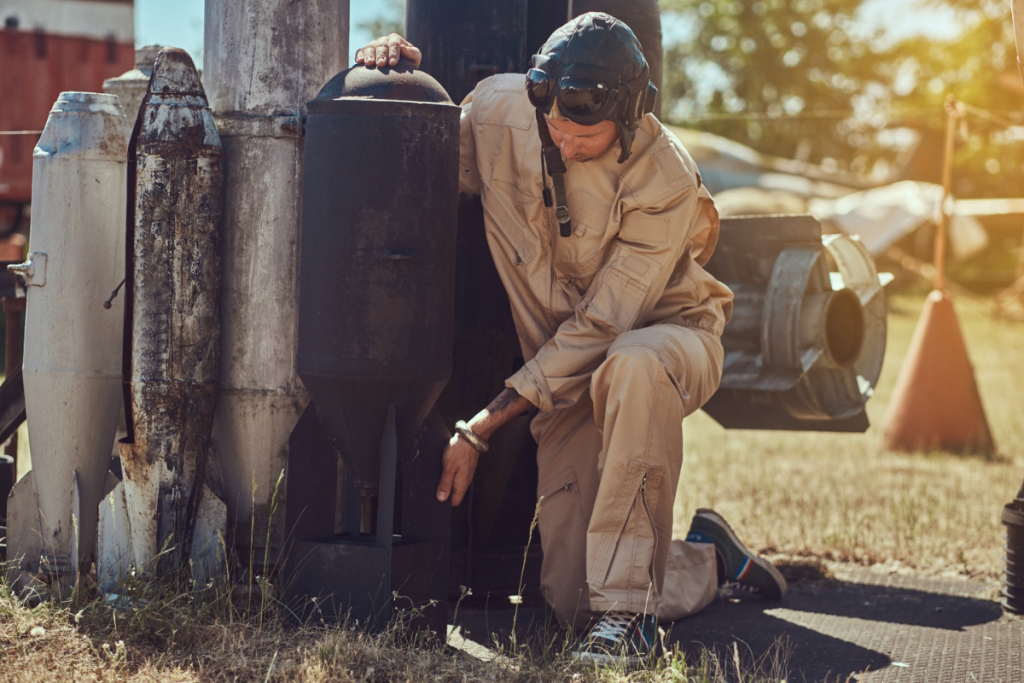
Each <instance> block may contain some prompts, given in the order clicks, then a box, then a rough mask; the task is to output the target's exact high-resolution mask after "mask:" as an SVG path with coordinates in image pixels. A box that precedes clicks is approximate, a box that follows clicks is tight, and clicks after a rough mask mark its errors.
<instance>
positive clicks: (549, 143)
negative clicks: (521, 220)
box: [537, 109, 572, 237]
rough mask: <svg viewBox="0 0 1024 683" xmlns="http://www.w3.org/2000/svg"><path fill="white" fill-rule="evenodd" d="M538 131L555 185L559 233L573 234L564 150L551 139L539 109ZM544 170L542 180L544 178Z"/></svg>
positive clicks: (546, 197)
mask: <svg viewBox="0 0 1024 683" xmlns="http://www.w3.org/2000/svg"><path fill="white" fill-rule="evenodd" d="M537 133H539V134H540V144H541V155H542V157H541V158H542V160H543V161H544V163H545V165H546V166H547V172H548V175H550V176H551V184H552V185H554V186H555V218H556V219H558V234H559V235H561V236H562V237H569V236H570V235H572V221H571V220H570V218H569V204H568V202H567V201H566V199H565V162H564V161H562V151H561V150H560V149H558V146H557V145H555V141H554V140H552V139H551V131H549V130H548V124H547V121H546V120H545V119H544V112H543V111H541V110H540V109H538V110H537ZM543 178H544V175H543V170H542V171H541V180H543ZM544 198H545V203H547V204H548V206H550V204H549V203H548V200H549V198H548V194H547V186H546V184H545V187H544Z"/></svg>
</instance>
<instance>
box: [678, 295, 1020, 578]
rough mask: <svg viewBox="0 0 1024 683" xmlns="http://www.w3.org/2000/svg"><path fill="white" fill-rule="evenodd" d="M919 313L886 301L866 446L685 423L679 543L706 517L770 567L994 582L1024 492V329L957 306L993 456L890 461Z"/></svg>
mask: <svg viewBox="0 0 1024 683" xmlns="http://www.w3.org/2000/svg"><path fill="white" fill-rule="evenodd" d="M923 303H924V300H923V297H918V296H897V297H894V298H893V300H891V301H890V315H889V336H888V344H887V349H886V358H885V364H884V366H883V370H882V376H881V378H880V380H879V383H878V387H877V389H876V391H875V395H874V396H873V397H872V399H871V400H870V401H869V402H868V406H867V408H868V415H869V418H870V421H871V428H870V429H869V430H868V431H867V432H866V433H864V434H826V433H785V432H759V431H739V430H737V431H727V430H724V429H722V428H721V427H720V426H718V424H717V423H715V422H714V421H713V420H712V419H711V418H709V417H708V416H707V415H705V414H704V413H698V414H696V415H694V416H692V417H690V418H688V419H687V420H686V422H685V423H684V432H685V438H686V446H685V457H684V464H683V474H682V479H681V481H682V483H681V498H682V503H681V505H680V506H679V509H678V511H677V516H676V533H677V534H680V533H685V531H686V527H687V525H688V524H689V519H690V517H691V516H692V514H693V511H694V509H695V508H697V507H714V508H716V509H717V510H718V511H719V512H720V513H722V514H723V515H724V516H725V517H726V518H727V519H728V520H729V521H730V523H731V524H732V525H733V526H734V528H735V529H736V530H737V531H738V532H739V533H740V535H741V536H742V537H743V538H744V539H745V541H746V542H748V544H749V545H750V546H751V547H752V548H755V549H758V550H760V551H762V552H765V553H767V554H769V555H772V556H775V557H776V558H777V559H778V558H780V557H785V556H814V557H820V558H823V559H826V560H836V561H844V562H857V563H862V564H884V565H887V566H889V567H907V568H912V569H914V570H918V571H922V572H925V573H930V574H949V573H955V574H961V575H965V576H970V577H980V578H989V579H994V578H996V577H998V576H999V573H1000V572H1001V571H1002V559H1001V545H1002V540H1001V534H1002V528H1001V526H1000V523H999V514H1000V511H1001V508H1002V506H1003V505H1004V504H1005V503H1007V502H1008V501H1010V500H1011V499H1012V498H1013V497H1014V495H1015V494H1016V492H1017V489H1018V487H1019V486H1020V484H1021V481H1022V479H1024V419H1022V417H1024V415H1022V413H1024V382H1022V381H1021V380H1022V379H1024V372H1022V368H1024V324H1022V323H1019V322H1013V321H1008V320H997V319H995V318H993V317H992V316H991V315H990V312H989V309H988V307H987V306H985V305H980V304H977V303H972V302H968V301H963V300H958V301H957V302H956V308H957V312H958V314H959V319H960V324H961V327H962V329H963V332H964V337H965V339H966V342H967V346H968V351H969V353H970V356H971V360H972V364H973V366H974V369H975V375H976V379H977V382H978V386H979V389H980V392H981V396H982V402H983V404H984V407H985V410H986V413H987V415H988V420H989V424H990V427H991V429H992V433H993V436H994V439H995V441H996V445H997V448H998V455H996V456H995V457H989V458H985V457H978V456H968V455H960V454H949V453H916V454H906V453H895V452H888V451H885V450H884V449H882V447H881V444H880V438H881V436H880V435H881V426H882V424H883V422H884V416H885V412H886V408H887V405H888V401H889V398H890V396H891V394H892V391H893V387H894V385H895V383H896V377H897V374H898V372H899V368H900V365H901V364H902V362H903V359H904V357H905V355H906V353H907V349H908V346H909V344H910V338H911V336H912V334H913V331H914V327H915V325H916V323H917V319H918V316H919V315H920V312H921V308H922V306H923ZM936 400H943V397H936Z"/></svg>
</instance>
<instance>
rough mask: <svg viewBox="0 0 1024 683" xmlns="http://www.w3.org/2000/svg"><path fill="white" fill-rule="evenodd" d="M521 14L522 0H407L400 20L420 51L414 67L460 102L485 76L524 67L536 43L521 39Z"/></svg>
mask: <svg viewBox="0 0 1024 683" xmlns="http://www.w3.org/2000/svg"><path fill="white" fill-rule="evenodd" d="M565 16H566V14H565V12H564V11H563V12H562V18H563V21H562V23H565ZM526 18H527V2H526V0H502V1H501V2H478V1H474V0H454V1H453V0H409V1H408V2H407V3H406V20H405V25H406V31H407V33H408V37H409V40H410V42H412V43H413V44H414V45H416V46H417V47H419V48H420V49H421V50H422V51H423V61H422V63H421V64H420V68H422V69H423V70H424V71H426V72H427V73H429V74H430V75H432V76H433V77H434V78H436V79H437V80H438V81H440V83H441V84H442V85H443V86H444V88H445V90H447V91H448V93H449V94H450V95H451V97H452V99H453V100H454V101H456V102H461V101H462V99H463V98H464V97H465V96H466V95H467V94H469V92H470V91H472V90H473V88H475V87H476V84H477V83H479V82H480V81H482V80H483V79H485V78H487V77H488V76H493V75H494V74H499V73H516V72H520V73H525V68H526V64H527V61H528V60H529V57H530V54H532V53H531V52H530V50H531V49H536V48H537V47H540V45H539V44H538V45H534V46H530V45H527V44H526ZM560 25H561V24H558V26H560ZM556 27H557V26H556ZM552 30H554V29H552ZM549 33H550V31H549Z"/></svg>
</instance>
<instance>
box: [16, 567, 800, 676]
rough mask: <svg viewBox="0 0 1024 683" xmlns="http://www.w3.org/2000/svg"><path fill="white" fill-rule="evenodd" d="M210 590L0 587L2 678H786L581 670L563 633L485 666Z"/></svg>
mask: <svg viewBox="0 0 1024 683" xmlns="http://www.w3.org/2000/svg"><path fill="white" fill-rule="evenodd" d="M229 594H230V591H227V590H222V589H216V588H207V589H204V590H202V591H199V592H191V591H189V590H187V589H185V590H183V591H180V592H179V591H176V590H175V589H174V586H173V584H170V583H166V582H165V583H149V584H135V585H134V586H131V587H127V590H126V592H124V593H122V594H121V597H122V599H121V600H120V601H117V602H116V603H115V602H111V601H109V600H106V601H105V600H102V599H100V600H96V599H78V600H71V601H67V602H62V603H61V602H55V601H44V602H42V603H41V604H39V605H37V606H35V607H34V608H32V607H29V606H28V605H26V603H25V602H23V601H22V600H20V599H19V598H17V597H15V596H14V595H12V593H11V591H10V590H9V588H8V587H7V586H6V585H0V680H2V681H17V682H22V681H24V682H26V683H27V682H29V681H31V682H32V683H37V682H45V681H68V680H75V681H78V680H89V681H264V682H268V681H297V682H300V683H304V682H310V683H312V682H314V681H346V682H347V681H353V682H354V681H409V682H414V681H415V682H419V681H438V682H443V683H449V682H450V683H456V682H459V683H462V682H465V681H510V682H517V683H518V682H523V683H526V682H528V681H529V682H535V683H548V682H550V683H555V682H567V683H568V682H570V681H571V682H572V683H598V682H601V683H605V682H607V683H612V682H617V681H630V682H636V683H639V682H641V681H649V682H651V683H661V682H664V683H669V682H673V683H698V682H701V683H703V682H707V683H712V682H715V683H717V682H719V681H725V680H726V676H727V672H728V674H729V675H730V676H732V677H733V678H734V679H736V676H735V674H736V673H737V671H739V672H740V676H739V678H738V680H743V681H750V682H752V683H753V682H755V681H777V680H780V679H782V678H784V677H785V668H786V663H787V661H788V647H787V645H786V644H784V643H780V644H779V645H777V646H776V647H775V648H773V649H772V650H770V651H769V652H768V653H766V654H765V655H762V657H761V659H760V660H758V661H757V662H750V661H744V662H741V661H740V655H739V652H738V651H737V652H736V653H735V655H734V659H731V660H719V659H716V658H714V657H713V656H712V655H710V654H705V655H703V656H702V657H701V658H700V659H699V660H698V661H696V662H692V663H690V662H687V661H686V660H685V659H684V658H683V656H682V655H681V654H676V655H673V656H670V657H666V658H664V659H663V660H661V661H659V662H658V663H657V664H656V665H655V666H652V667H651V668H649V669H642V670H636V671H632V672H628V671H625V670H616V669H602V670H597V669H594V668H587V667H583V666H580V665H577V664H574V663H573V662H572V661H571V660H570V657H569V652H570V649H569V648H568V647H567V646H568V645H569V642H568V641H567V640H566V639H565V637H564V634H561V633H555V632H552V633H548V634H547V635H545V636H542V637H543V638H544V640H543V642H541V643H540V644H538V643H537V642H534V643H532V644H531V646H529V647H527V646H521V645H517V644H515V643H514V642H513V643H509V642H505V643H501V644H495V648H496V650H497V656H496V657H495V658H494V659H493V660H491V661H481V660H480V659H477V658H474V657H470V656H467V655H465V654H463V653H461V652H459V651H457V650H455V649H453V648H450V647H446V646H445V645H444V644H443V643H440V642H438V641H436V640H431V641H425V640H424V639H422V638H420V637H418V636H417V635H416V634H414V633H413V632H411V631H410V630H409V629H408V628H407V627H406V624H405V623H404V622H402V621H397V622H395V623H394V624H393V625H392V627H391V628H389V629H388V630H387V631H386V632H385V633H384V634H381V635H377V636H371V635H368V634H367V633H365V632H362V631H359V630H356V629H352V628H348V627H346V626H336V625H326V624H323V623H319V624H306V625H302V626H297V625H294V624H290V623H288V622H287V621H285V620H284V618H283V617H282V614H281V612H280V611H274V610H272V611H271V612H270V613H266V612H265V613H263V614H262V615H261V616H256V615H251V614H250V615H245V614H243V613H240V612H238V611H236V609H235V608H234V607H233V606H232V605H231V601H230V600H227V599H226V598H225V596H227V595H229Z"/></svg>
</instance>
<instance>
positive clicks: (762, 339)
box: [704, 216, 886, 431]
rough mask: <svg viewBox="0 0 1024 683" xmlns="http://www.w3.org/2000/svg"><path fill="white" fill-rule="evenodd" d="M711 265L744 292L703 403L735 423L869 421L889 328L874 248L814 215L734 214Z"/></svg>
mask: <svg viewBox="0 0 1024 683" xmlns="http://www.w3.org/2000/svg"><path fill="white" fill-rule="evenodd" d="M707 267H708V270H709V272H711V273H712V274H713V275H715V276H716V277H717V278H718V279H719V280H721V281H722V282H725V283H726V284H727V285H729V286H730V287H731V288H732V290H733V292H734V293H735V294H736V298H735V301H734V312H733V319H732V320H731V321H730V323H729V324H728V325H727V326H726V328H725V334H724V335H723V336H722V345H723V346H724V347H725V364H724V369H723V374H722V384H721V388H720V389H719V391H718V392H717V393H716V394H715V395H714V396H713V397H712V399H711V400H710V401H709V402H708V404H707V405H705V406H704V410H705V411H707V413H708V414H709V415H711V416H712V417H714V418H715V419H716V420H718V421H719V422H720V423H722V424H723V425H724V426H726V427H730V428H741V429H742V428H746V429H810V430H826V431H863V430H864V429H866V428H867V418H866V416H865V415H864V404H865V402H867V400H868V398H869V397H870V396H871V392H872V390H873V388H874V386H875V383H876V382H877V381H878V376H879V374H880V373H881V368H882V357H883V355H884V352H885V329H886V327H885V297H884V292H883V291H882V286H881V285H880V284H879V280H878V273H877V271H876V270H875V267H874V263H873V261H872V260H871V257H870V255H869V254H868V253H867V250H865V249H864V248H863V247H862V246H861V245H860V243H859V242H858V241H856V240H854V239H851V238H849V237H847V236H843V235H828V236H824V237H823V236H822V235H821V228H820V226H819V225H818V223H817V221H815V220H814V219H813V218H811V217H810V216H766V217H751V218H729V219H724V220H723V221H722V230H721V235H720V238H719V246H718V248H717V250H716V252H715V255H714V256H713V257H712V259H711V261H710V262H709V263H708V266H707Z"/></svg>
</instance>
